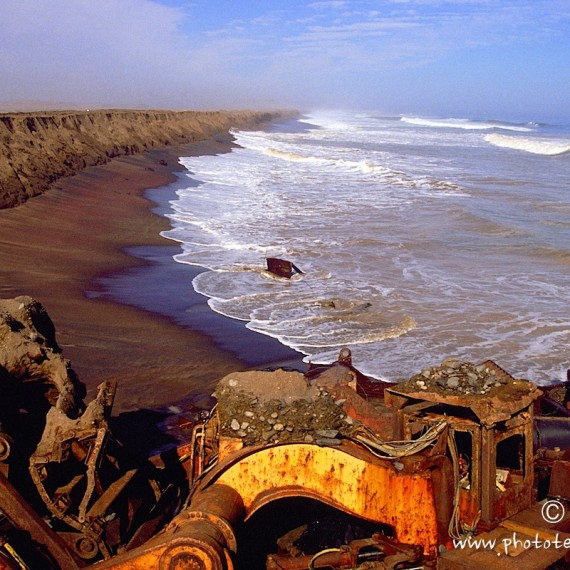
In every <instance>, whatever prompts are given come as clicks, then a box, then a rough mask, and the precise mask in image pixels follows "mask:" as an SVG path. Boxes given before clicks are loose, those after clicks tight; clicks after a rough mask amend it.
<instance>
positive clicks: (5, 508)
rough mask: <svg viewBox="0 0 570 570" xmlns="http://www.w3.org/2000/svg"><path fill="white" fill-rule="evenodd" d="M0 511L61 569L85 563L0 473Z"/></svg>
mask: <svg viewBox="0 0 570 570" xmlns="http://www.w3.org/2000/svg"><path fill="white" fill-rule="evenodd" d="M0 510H1V511H2V513H3V514H4V516H6V517H7V518H8V520H9V521H10V522H11V524H12V525H13V526H14V527H16V528H18V529H21V530H23V531H26V532H29V533H30V536H31V538H32V540H33V541H34V542H36V543H38V544H40V545H42V546H43V547H45V548H46V549H47V550H48V552H49V553H50V554H51V556H53V558H54V560H56V561H57V563H58V564H59V565H60V566H61V568H65V569H66V570H67V569H69V570H73V569H74V568H80V567H82V566H85V563H83V562H81V561H79V559H78V558H75V557H74V555H73V554H72V552H71V551H70V550H69V549H68V548H67V546H66V544H65V542H64V541H63V540H62V539H61V538H60V537H59V536H58V535H57V533H55V532H54V531H53V530H52V529H51V528H50V527H49V526H48V525H47V524H46V523H45V521H44V520H43V519H42V518H41V517H40V516H39V515H38V514H37V513H36V512H35V511H34V510H33V509H32V508H31V507H30V506H29V505H28V503H26V501H24V499H23V498H22V497H21V496H20V494H19V493H18V491H17V490H16V489H15V488H14V487H13V485H12V484H11V483H10V482H9V481H8V479H6V477H4V475H2V473H0Z"/></svg>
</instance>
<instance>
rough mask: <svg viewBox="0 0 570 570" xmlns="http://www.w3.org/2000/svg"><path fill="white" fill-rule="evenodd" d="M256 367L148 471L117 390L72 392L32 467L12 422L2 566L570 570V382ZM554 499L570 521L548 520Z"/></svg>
mask: <svg viewBox="0 0 570 570" xmlns="http://www.w3.org/2000/svg"><path fill="white" fill-rule="evenodd" d="M249 374H250V375H249V376H248V373H236V374H233V375H230V376H229V377H226V378H225V379H224V380H222V382H221V383H220V386H219V387H218V388H217V389H216V395H217V397H218V404H217V406H216V407H214V408H213V409H212V410H210V411H208V412H207V413H204V414H202V416H200V417H199V418H198V417H193V418H192V419H193V421H191V422H190V421H189V422H187V425H184V423H185V422H180V429H179V431H184V430H187V431H186V432H185V433H187V436H188V437H187V441H186V442H185V443H182V444H180V445H177V446H176V448H175V449H172V450H169V451H165V452H163V453H161V454H157V455H155V456H153V457H152V458H151V459H150V460H149V461H148V462H147V461H143V462H141V461H138V462H133V461H132V459H130V458H128V457H127V456H126V453H125V450H124V449H122V448H121V446H120V445H119V444H118V442H116V441H115V440H114V438H113V436H112V434H111V432H110V430H109V426H108V420H109V414H110V411H111V405H112V401H113V395H114V390H115V387H114V385H113V384H111V383H106V384H103V385H102V386H101V387H100V390H99V394H98V397H97V398H96V400H94V401H93V402H91V403H90V404H89V405H88V406H87V407H86V408H85V409H84V410H82V411H80V412H79V413H77V414H76V415H75V417H69V415H67V414H65V413H63V412H62V406H61V398H62V397H63V395H62V394H60V397H59V399H58V401H57V402H56V403H55V405H54V406H52V407H50V408H49V410H48V412H47V415H46V418H45V429H44V431H43V435H42V436H41V438H40V440H39V443H38V444H37V445H36V447H35V449H32V450H31V453H30V454H29V455H28V456H27V455H26V453H27V451H26V446H25V445H24V444H19V445H20V446H19V447H18V446H16V445H15V444H14V441H15V440H18V439H19V438H18V437H17V436H18V434H17V433H16V434H10V433H9V428H10V425H3V426H2V433H1V434H0V537H1V539H0V540H1V542H0V568H10V569H13V568H18V569H25V568H31V569H33V568H41V569H44V568H62V569H64V570H68V569H73V568H81V567H85V566H92V567H93V568H97V569H100V570H103V569H107V568H124V569H129V570H134V569H141V570H143V569H145V570H146V569H149V568H160V569H175V568H176V569H183V568H188V569H205V570H206V569H208V570H232V569H234V568H244V569H246V568H247V569H256V568H266V569H268V570H277V569H288V570H293V569H314V568H338V569H360V570H365V569H368V570H374V569H403V568H441V569H454V570H455V569H478V568H481V569H487V568H490V567H494V568H518V569H520V568H532V569H540V568H547V567H550V566H551V565H553V564H555V563H557V561H564V560H565V561H566V562H565V563H566V564H570V559H569V557H568V551H569V550H570V509H569V508H568V502H567V501H568V500H569V499H570V484H569V483H570V449H569V447H570V435H569V434H570V424H569V421H570V420H569V417H568V416H569V415H570V412H569V410H568V394H567V393H565V392H564V390H566V392H568V390H567V389H566V386H558V387H555V388H553V389H552V390H551V391H550V392H546V393H545V391H543V390H539V389H538V388H537V387H536V386H534V385H533V384H532V383H530V382H528V381H526V380H517V379H515V378H513V377H512V376H510V375H509V374H508V373H507V372H505V371H504V370H502V369H501V368H500V367H498V366H497V365H496V364H494V363H493V362H491V361H487V362H484V363H482V364H481V365H479V366H478V367H472V366H470V367H465V365H462V364H460V363H457V362H454V361H448V362H444V363H442V366H441V367H439V368H434V369H432V370H427V371H423V372H422V373H420V374H418V375H417V376H415V377H413V378H411V379H410V380H408V381H406V382H402V383H399V384H385V383H379V382H374V381H371V380H369V379H367V378H366V377H365V376H363V375H362V374H360V373H359V372H358V370H357V369H356V368H354V367H353V366H352V362H351V354H350V351H349V350H348V349H342V350H341V352H340V356H339V360H338V362H336V363H335V364H334V365H332V366H327V367H319V366H309V370H308V371H307V372H306V374H304V375H303V374H301V373H298V372H285V371H281V372H280V373H279V374H277V373H275V372H259V373H256V374H254V375H251V373H249ZM271 382H276V386H275V387H274V390H273V391H269V393H267V392H265V390H266V388H267V386H268V383H271ZM462 386H463V389H461V387H462ZM556 391H557V392H556ZM481 392H483V393H481ZM236 402H237V403H236ZM2 405H4V404H2ZM18 405H19V406H20V405H22V404H21V403H19V404H18ZM19 411H21V409H19ZM32 412H33V410H27V412H26V415H31V414H32ZM14 414H15V416H17V415H18V414H17V413H16V412H14ZM184 417H185V416H184V415H182V416H181V418H182V419H184ZM8 423H9V422H8ZM11 425H17V422H16V421H14V422H13V423H12V424H11ZM264 426H265V427H264ZM548 500H556V501H557V502H556V503H551V504H552V505H554V506H557V507H558V508H559V509H560V512H559V513H558V512H557V513H554V512H552V513H547V516H543V515H544V514H545V510H544V505H546V504H548V503H547V502H546V501H548ZM564 511H565V512H564ZM549 514H552V515H554V514H560V515H561V516H560V517H552V520H549V518H548V515H549ZM469 538H478V539H485V540H486V541H487V542H485V543H483V542H468V539H469ZM513 538H515V541H514V543H513V542H512V541H513ZM509 540H511V543H509V542H508V541H509ZM517 540H518V543H517V542H516V541H517ZM535 540H539V541H541V542H540V544H541V545H546V544H547V543H548V545H549V548H546V547H543V548H540V547H537V546H536V543H535V546H534V547H533V546H532V545H531V542H530V541H535ZM491 541H494V542H491ZM482 544H484V545H485V547H482V546H481V545H482ZM507 546H508V548H507ZM560 564H563V562H560ZM559 567H560V568H562V567H564V566H559Z"/></svg>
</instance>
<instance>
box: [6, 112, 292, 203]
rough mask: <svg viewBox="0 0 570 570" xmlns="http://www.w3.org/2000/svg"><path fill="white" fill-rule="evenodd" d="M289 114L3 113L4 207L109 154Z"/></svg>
mask: <svg viewBox="0 0 570 570" xmlns="http://www.w3.org/2000/svg"><path fill="white" fill-rule="evenodd" d="M286 114H287V113H284V112H280V111H276V112H255V111H135V110H109V111H106V110H98V111H85V112H81V111H70V112H65V111H49V112H35V113H9V114H2V115H0V208H9V207H12V206H16V205H18V204H21V203H23V202H25V201H26V200H27V199H28V198H30V197H32V196H36V195H38V194H41V193H42V192H44V191H45V190H46V189H47V188H48V187H49V185H50V184H51V183H53V182H54V181H56V180H58V179H60V178H62V177H66V176H69V175H71V174H75V173H76V172H78V171H80V170H83V169H84V168H86V167H88V166H94V165H98V164H104V163H106V162H108V161H109V160H110V159H111V158H115V157H119V156H124V155H132V154H137V153H139V152H144V151H146V150H150V149H153V148H160V147H164V146H168V145H174V144H186V143H191V142H195V141H202V140H206V139H208V138H210V137H211V136H212V135H214V134H216V133H219V132H227V131H228V130H229V129H231V128H233V127H236V128H248V127H249V128H251V127H258V126H259V125H260V124H262V123H264V122H267V121H271V120H275V119H278V118H279V117H280V116H282V115H286Z"/></svg>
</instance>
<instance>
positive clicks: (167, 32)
mask: <svg viewBox="0 0 570 570" xmlns="http://www.w3.org/2000/svg"><path fill="white" fill-rule="evenodd" d="M0 39H1V44H0V74H1V78H2V79H1V81H0V107H2V105H4V108H6V105H8V104H13V103H14V102H19V103H22V102H28V104H31V105H34V104H36V105H39V104H43V105H45V106H48V105H53V106H61V107H63V108H65V107H66V106H68V107H69V106H74V107H85V108H95V107H105V108H169V109H226V108H231V109H245V108H248V109H265V108H270V109H274V108H296V109H299V110H301V111H310V110H316V109H352V110H361V111H376V112H380V113H386V114H416V115H422V116H431V117H469V118H480V119H493V118H496V119H509V120H520V121H530V120H535V121H550V122H564V123H566V124H570V0H328V1H327V0H320V1H300V0H265V1H264V0H0Z"/></svg>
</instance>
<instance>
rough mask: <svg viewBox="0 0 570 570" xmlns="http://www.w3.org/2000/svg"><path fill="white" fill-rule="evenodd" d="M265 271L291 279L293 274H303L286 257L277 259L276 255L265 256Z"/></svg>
mask: <svg viewBox="0 0 570 570" xmlns="http://www.w3.org/2000/svg"><path fill="white" fill-rule="evenodd" d="M265 261H266V263H267V271H269V273H271V274H272V275H276V276H277V277H284V278H285V279H291V277H293V275H295V274H298V275H303V272H302V271H301V270H300V269H299V268H298V267H297V266H296V265H295V264H294V263H293V262H292V261H289V260H287V259H279V258H278V257H267V258H266V260H265Z"/></svg>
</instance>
